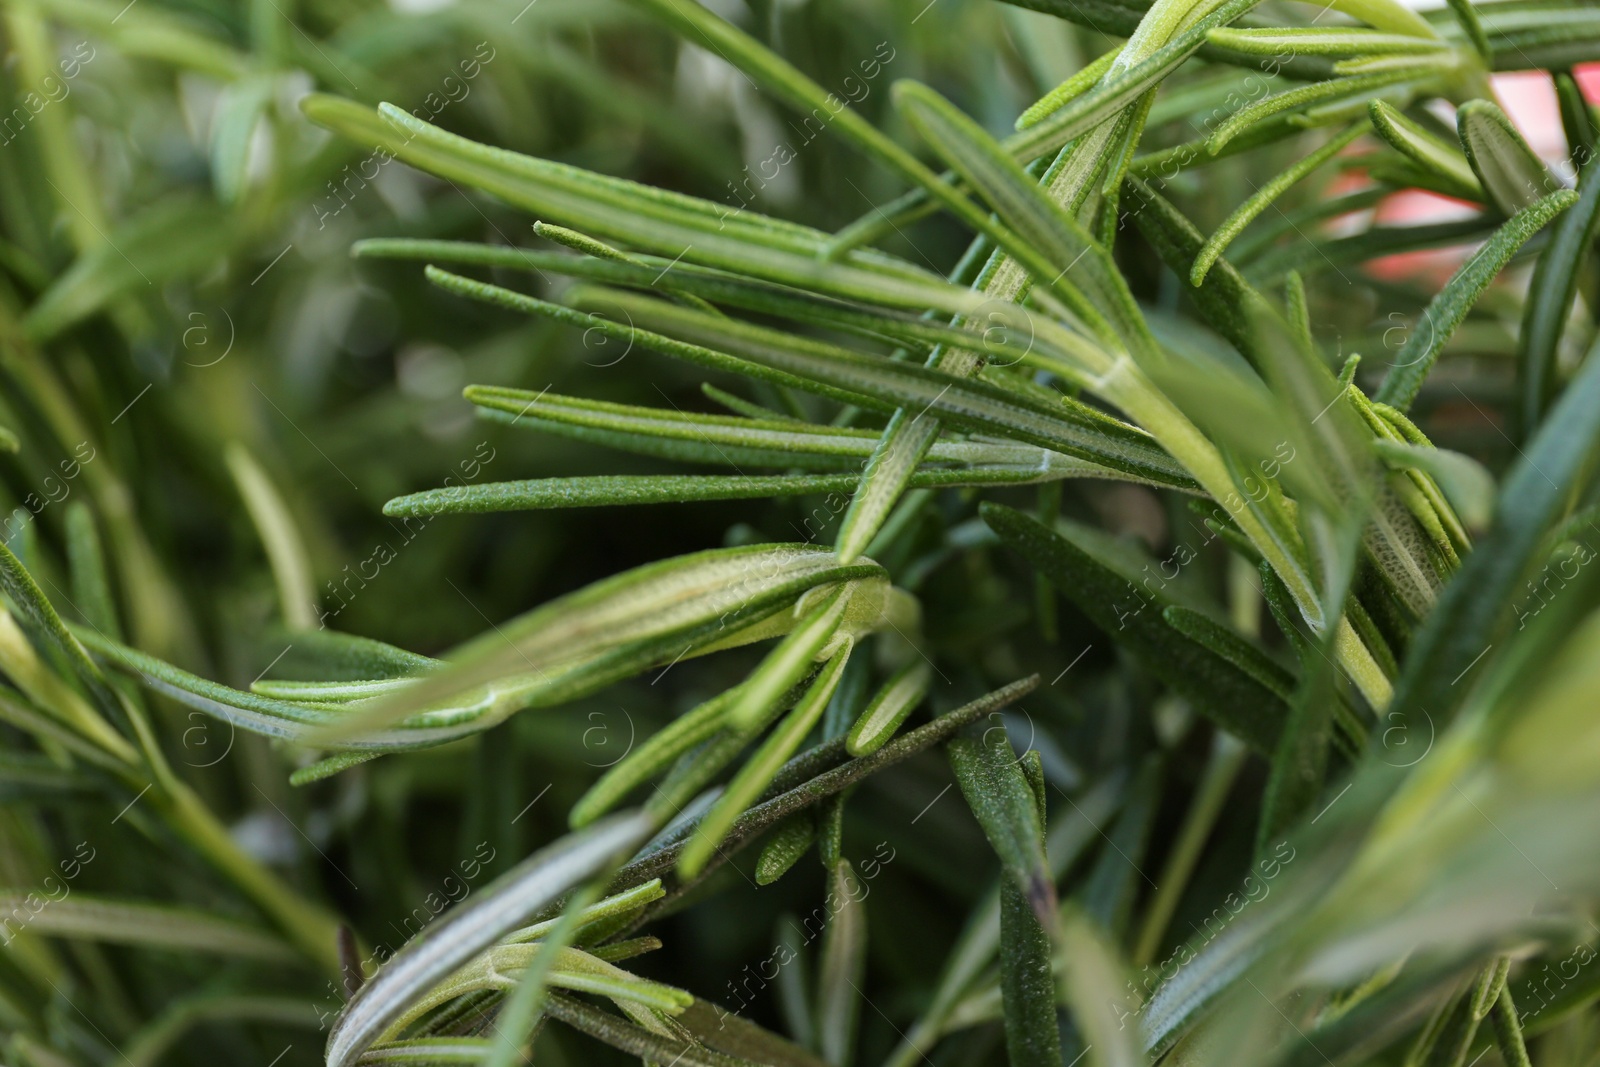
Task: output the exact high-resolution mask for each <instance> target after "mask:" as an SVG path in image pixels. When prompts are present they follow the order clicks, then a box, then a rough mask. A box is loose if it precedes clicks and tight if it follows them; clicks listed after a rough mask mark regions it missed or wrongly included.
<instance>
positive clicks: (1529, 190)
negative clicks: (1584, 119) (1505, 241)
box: [1456, 100, 1563, 215]
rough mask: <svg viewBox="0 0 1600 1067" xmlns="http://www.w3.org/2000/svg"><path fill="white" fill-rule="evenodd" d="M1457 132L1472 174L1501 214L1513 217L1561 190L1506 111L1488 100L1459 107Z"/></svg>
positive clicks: (1560, 184)
mask: <svg viewBox="0 0 1600 1067" xmlns="http://www.w3.org/2000/svg"><path fill="white" fill-rule="evenodd" d="M1456 130H1457V132H1458V133H1459V134H1460V135H1461V147H1462V148H1464V149H1465V150H1466V153H1467V161H1468V162H1469V163H1471V164H1472V170H1473V173H1475V174H1476V175H1477V176H1478V181H1479V182H1480V183H1482V185H1483V188H1484V190H1485V191H1486V192H1487V193H1488V194H1489V199H1490V201H1491V202H1492V203H1493V204H1494V206H1495V207H1497V208H1499V209H1500V212H1501V213H1502V214H1504V215H1515V214H1516V213H1517V212H1519V211H1522V210H1524V209H1526V208H1529V207H1532V206H1533V205H1534V204H1536V203H1538V202H1539V201H1541V200H1545V199H1548V198H1549V197H1550V196H1552V195H1554V194H1556V193H1557V192H1559V191H1561V190H1562V188H1563V184H1562V182H1561V181H1560V180H1558V179H1557V178H1556V177H1555V175H1553V174H1551V173H1550V171H1549V170H1548V169H1547V168H1546V167H1545V165H1544V163H1543V162H1541V161H1540V159H1539V157H1538V155H1537V154H1535V153H1534V151H1533V149H1531V148H1529V147H1528V142H1526V141H1524V140H1523V139H1522V135H1521V134H1520V133H1518V132H1517V129H1516V127H1515V126H1513V125H1511V120H1510V119H1508V118H1506V115H1505V112H1503V111H1501V110H1500V109H1499V108H1498V107H1496V106H1494V105H1493V104H1491V103H1489V101H1487V100H1472V101H1469V102H1468V103H1465V104H1463V105H1461V107H1460V108H1459V109H1458V110H1457V111H1456Z"/></svg>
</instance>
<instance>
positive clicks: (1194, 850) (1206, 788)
mask: <svg viewBox="0 0 1600 1067" xmlns="http://www.w3.org/2000/svg"><path fill="white" fill-rule="evenodd" d="M1249 754H1250V750H1249V749H1248V748H1246V747H1245V745H1244V743H1243V742H1242V741H1240V740H1239V739H1238V738H1236V737H1234V736H1232V735H1231V734H1226V733H1220V732H1219V733H1218V734H1217V735H1216V739H1215V740H1214V741H1213V742H1212V744H1211V755H1210V757H1209V758H1208V759H1207V760H1206V769H1205V772H1204V774H1202V775H1201V778H1200V784H1199V786H1197V787H1196V788H1195V791H1194V799H1193V800H1191V801H1190V803H1189V812H1188V814H1187V815H1185V816H1184V820H1183V827H1182V828H1181V829H1180V830H1179V831H1178V841H1177V843H1176V844H1175V845H1173V847H1172V852H1171V853H1170V854H1169V855H1168V856H1167V863H1166V866H1165V867H1163V868H1162V870H1161V878H1160V880H1159V881H1158V882H1157V883H1156V884H1157V886H1158V887H1159V888H1158V889H1157V890H1156V892H1155V895H1154V896H1153V897H1152V898H1151V900H1150V907H1149V910H1147V911H1146V912H1145V916H1144V924H1143V925H1142V926H1141V927H1140V928H1139V939H1138V940H1137V941H1136V942H1135V943H1134V950H1133V960H1132V963H1133V966H1134V967H1143V966H1144V965H1145V964H1147V963H1150V962H1151V961H1153V960H1154V959H1155V958H1156V951H1157V950H1158V949H1159V948H1160V947H1161V938H1162V936H1163V935H1164V934H1165V933H1166V932H1167V924H1168V923H1170V922H1171V921H1172V913H1173V912H1174V911H1176V910H1177V907H1178V901H1179V900H1180V899H1181V898H1182V897H1183V891H1184V889H1185V888H1186V887H1187V886H1188V884H1189V877H1190V876H1191V875H1192V874H1194V868H1195V864H1197V863H1198V862H1200V850H1201V849H1202V848H1204V847H1205V843H1206V840H1207V838H1209V837H1210V836H1211V831H1212V829H1213V828H1215V826H1216V825H1217V816H1219V815H1221V814H1222V806H1223V804H1224V803H1226V802H1227V799H1228V794H1229V792H1231V791H1232V789H1233V783H1234V782H1235V781H1237V780H1238V777H1239V771H1240V769H1241V768H1242V767H1244V761H1245V757H1246V756H1248V755H1249Z"/></svg>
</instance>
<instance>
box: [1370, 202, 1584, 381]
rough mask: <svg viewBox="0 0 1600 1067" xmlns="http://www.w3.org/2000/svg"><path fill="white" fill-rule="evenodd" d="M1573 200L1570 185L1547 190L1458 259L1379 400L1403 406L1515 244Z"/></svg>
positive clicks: (1397, 360)
mask: <svg viewBox="0 0 1600 1067" xmlns="http://www.w3.org/2000/svg"><path fill="white" fill-rule="evenodd" d="M1577 200H1578V194H1577V193H1574V192H1571V191H1570V190H1562V191H1561V192H1557V193H1552V194H1550V195H1549V196H1547V197H1545V198H1544V199H1542V200H1538V201H1535V202H1534V203H1533V204H1531V205H1530V206H1528V207H1525V208H1523V209H1522V210H1521V211H1518V212H1517V213H1516V214H1515V215H1513V216H1512V217H1511V218H1510V219H1508V220H1507V221H1506V223H1505V224H1504V225H1503V226H1501V227H1500V228H1499V229H1498V230H1496V231H1495V233H1494V236H1493V237H1491V238H1490V239H1489V241H1488V243H1486V244H1485V245H1484V246H1483V247H1482V248H1480V249H1478V251H1477V252H1476V253H1474V254H1473V256H1472V258H1471V259H1469V260H1467V262H1466V263H1464V264H1462V265H1461V267H1460V269H1459V270H1457V271H1456V273H1455V274H1454V275H1453V276H1452V277H1451V279H1450V281H1449V282H1447V283H1446V284H1445V287H1444V288H1443V289H1441V290H1439V293H1438V295H1437V296H1435V297H1434V298H1433V300H1432V301H1431V302H1430V303H1429V304H1428V309H1427V310H1426V311H1424V312H1423V313H1422V321H1421V322H1420V323H1419V324H1418V325H1417V327H1416V328H1415V329H1413V330H1412V331H1411V333H1410V336H1408V337H1407V338H1406V343H1405V344H1404V345H1402V346H1401V347H1400V351H1399V352H1397V353H1395V358H1394V359H1393V360H1392V361H1391V363H1392V366H1393V369H1392V370H1390V371H1389V373H1388V375H1387V376H1386V377H1385V378H1384V380H1383V385H1382V386H1381V387H1380V388H1379V389H1378V391H1377V393H1375V394H1374V395H1373V399H1374V400H1376V401H1377V402H1378V403H1380V404H1388V405H1390V406H1391V407H1395V408H1398V409H1400V410H1401V411H1405V410H1406V409H1407V408H1409V407H1410V406H1411V402H1412V401H1413V400H1415V399H1416V398H1417V393H1418V392H1419V391H1421V389H1422V383H1423V380H1424V379H1425V378H1427V376H1428V372H1429V371H1430V370H1432V369H1433V364H1434V361H1435V360H1437V359H1438V358H1439V353H1440V352H1441V351H1443V349H1444V346H1445V342H1447V341H1449V340H1450V336H1451V335H1452V334H1454V333H1455V331H1456V327H1458V326H1460V325H1461V322H1462V320H1463V319H1465V318H1466V317H1467V312H1468V311H1471V310H1472V305H1473V304H1475V303H1477V301H1478V298H1479V297H1480V296H1482V295H1483V291H1484V290H1485V289H1487V288H1489V283H1490V282H1492V281H1494V279H1495V278H1496V276H1498V275H1499V273H1500V269H1501V268H1502V267H1504V266H1505V265H1506V263H1508V262H1509V261H1510V260H1511V257H1512V256H1513V255H1515V254H1516V252H1517V249H1519V248H1521V247H1522V246H1523V245H1524V244H1526V243H1527V242H1528V240H1529V239H1530V238H1532V237H1533V235H1534V234H1536V233H1538V232H1539V231H1540V230H1542V229H1544V227H1545V226H1546V225H1547V224H1548V223H1549V222H1550V220H1551V219H1553V218H1555V217H1556V216H1557V215H1559V214H1560V213H1561V212H1563V211H1565V210H1566V209H1567V208H1569V207H1571V206H1572V205H1573V204H1574V203H1576V202H1577Z"/></svg>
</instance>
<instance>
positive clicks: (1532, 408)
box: [1517, 166, 1600, 434]
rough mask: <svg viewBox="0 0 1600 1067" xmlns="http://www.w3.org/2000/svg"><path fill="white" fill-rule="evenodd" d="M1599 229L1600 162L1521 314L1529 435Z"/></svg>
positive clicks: (1548, 250)
mask: <svg viewBox="0 0 1600 1067" xmlns="http://www.w3.org/2000/svg"><path fill="white" fill-rule="evenodd" d="M1597 228H1600V167H1596V166H1588V167H1585V168H1584V169H1583V171H1582V173H1581V176H1580V178H1579V180H1578V199H1577V202H1576V203H1574V204H1573V205H1572V208H1571V210H1569V211H1568V212H1567V213H1566V214H1565V215H1563V216H1562V218H1561V221H1560V222H1558V223H1556V225H1555V228H1554V229H1553V230H1552V231H1551V233H1550V243H1549V244H1547V245H1545V248H1544V251H1543V252H1541V253H1540V254H1539V262H1538V265H1537V266H1535V267H1534V269H1533V281H1532V282H1531V283H1530V284H1529V286H1528V302H1527V305H1526V306H1525V308H1524V310H1523V313H1522V335H1521V337H1522V352H1521V356H1520V360H1519V362H1518V364H1517V371H1518V376H1519V378H1520V383H1519V384H1520V387H1521V388H1520V390H1519V391H1520V393H1521V399H1520V404H1519V405H1518V414H1519V415H1520V416H1521V424H1522V428H1523V432H1524V434H1527V433H1531V432H1532V431H1533V429H1534V428H1535V427H1537V426H1538V425H1539V420H1540V419H1541V418H1542V417H1543V416H1544V412H1545V409H1546V408H1547V407H1549V405H1550V399H1551V397H1552V396H1554V394H1555V388H1556V381H1555V377H1556V351H1557V348H1558V346H1559V345H1560V343H1561V337H1562V334H1563V333H1564V332H1565V330H1566V326H1567V317H1568V315H1569V314H1570V313H1571V310H1572V302H1573V300H1574V299H1575V298H1576V296H1577V289H1578V276H1579V268H1580V266H1581V265H1582V263H1583V262H1584V260H1585V259H1586V258H1587V257H1588V256H1589V254H1590V249H1591V247H1592V242H1593V241H1594V236H1595V233H1596V230H1597Z"/></svg>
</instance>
